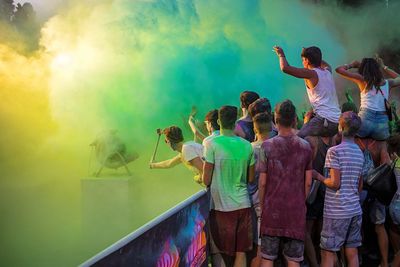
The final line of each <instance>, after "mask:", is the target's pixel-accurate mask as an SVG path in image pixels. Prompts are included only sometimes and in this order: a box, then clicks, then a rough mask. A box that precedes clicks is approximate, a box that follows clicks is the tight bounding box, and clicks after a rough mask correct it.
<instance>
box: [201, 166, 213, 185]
mask: <svg viewBox="0 0 400 267" xmlns="http://www.w3.org/2000/svg"><path fill="white" fill-rule="evenodd" d="M213 171H214V164H212V163H210V162H205V163H204V168H203V178H202V180H203V183H204V184H205V185H206V186H209V185H210V184H211V181H212V175H213Z"/></svg>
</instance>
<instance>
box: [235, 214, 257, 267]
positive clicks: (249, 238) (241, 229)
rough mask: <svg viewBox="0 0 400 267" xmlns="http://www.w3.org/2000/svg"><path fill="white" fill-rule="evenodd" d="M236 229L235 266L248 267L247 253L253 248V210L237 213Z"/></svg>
mask: <svg viewBox="0 0 400 267" xmlns="http://www.w3.org/2000/svg"><path fill="white" fill-rule="evenodd" d="M237 212H238V213H237V215H238V217H237V224H236V229H233V231H234V233H233V234H234V235H235V238H236V242H235V252H236V256H235V262H234V266H235V267H239V266H244V267H245V266H246V253H247V252H250V251H251V250H252V248H253V220H252V210H251V208H246V209H241V210H238V211H237Z"/></svg>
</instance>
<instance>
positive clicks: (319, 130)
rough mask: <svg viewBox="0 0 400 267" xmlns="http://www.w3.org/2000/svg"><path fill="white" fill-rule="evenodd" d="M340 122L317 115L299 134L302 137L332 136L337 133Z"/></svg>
mask: <svg viewBox="0 0 400 267" xmlns="http://www.w3.org/2000/svg"><path fill="white" fill-rule="evenodd" d="M337 132H338V124H337V123H335V122H332V121H330V120H327V119H324V118H322V117H320V116H318V115H315V116H314V117H313V118H312V119H311V120H310V121H309V122H307V123H306V124H304V125H303V127H301V129H300V131H299V132H298V133H297V135H298V136H299V137H301V138H304V137H306V136H323V137H331V136H334V135H335V134H337Z"/></svg>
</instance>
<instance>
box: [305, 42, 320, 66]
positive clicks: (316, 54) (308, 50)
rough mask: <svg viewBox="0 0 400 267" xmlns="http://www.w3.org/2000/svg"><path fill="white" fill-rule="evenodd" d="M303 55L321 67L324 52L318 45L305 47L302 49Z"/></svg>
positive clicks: (314, 64)
mask: <svg viewBox="0 0 400 267" xmlns="http://www.w3.org/2000/svg"><path fill="white" fill-rule="evenodd" d="M301 56H302V57H304V58H306V59H308V61H309V62H310V63H311V64H312V65H313V66H314V67H319V66H321V63H322V52H321V49H319V48H318V47H316V46H310V47H305V48H303V50H302V51H301Z"/></svg>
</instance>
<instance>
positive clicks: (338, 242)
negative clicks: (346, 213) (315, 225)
mask: <svg viewBox="0 0 400 267" xmlns="http://www.w3.org/2000/svg"><path fill="white" fill-rule="evenodd" d="M361 223H362V215H356V216H354V217H352V218H348V219H331V218H324V221H323V223H322V232H321V245H320V246H321V248H322V249H324V250H328V251H340V248H341V247H342V246H343V245H344V246H345V247H346V248H357V247H359V246H361V244H362V243H361V241H362V239H361Z"/></svg>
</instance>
